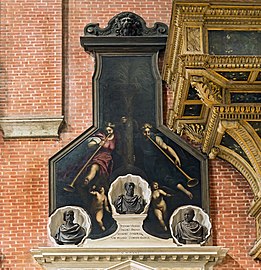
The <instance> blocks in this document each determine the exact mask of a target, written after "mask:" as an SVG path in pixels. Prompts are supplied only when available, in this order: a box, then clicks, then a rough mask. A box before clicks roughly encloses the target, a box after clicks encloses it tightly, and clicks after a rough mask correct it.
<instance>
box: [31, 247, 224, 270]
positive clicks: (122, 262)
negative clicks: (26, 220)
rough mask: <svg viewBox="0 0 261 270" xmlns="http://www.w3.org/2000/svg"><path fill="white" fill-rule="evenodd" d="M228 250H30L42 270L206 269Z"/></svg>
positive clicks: (76, 248)
mask: <svg viewBox="0 0 261 270" xmlns="http://www.w3.org/2000/svg"><path fill="white" fill-rule="evenodd" d="M227 252H228V249H226V248H223V247H220V246H201V247H200V246H192V245H191V246H185V247H183V246H182V247H178V246H174V247H158V248H155V247H146V248H143V247H131V248H106V247H103V248H85V247H75V246H64V247H63V246H61V247H40V248H38V249H32V250H31V253H32V255H33V257H34V259H35V260H36V261H37V262H38V263H39V265H41V267H42V268H43V269H48V270H54V269H60V270H61V269H64V270H65V269H66V270H69V269H72V270H73V269H78V270H79V269H85V270H87V269H96V270H97V269H108V270H109V269H115V270H116V269H126V270H127V269H144V270H145V269H165V270H167V269H175V270H180V269H182V270H203V269H204V270H207V269H212V268H213V266H215V265H216V264H218V263H220V262H221V261H222V260H223V259H224V257H225V256H226V254H227Z"/></svg>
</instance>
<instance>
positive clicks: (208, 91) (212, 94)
mask: <svg viewBox="0 0 261 270" xmlns="http://www.w3.org/2000/svg"><path fill="white" fill-rule="evenodd" d="M191 86H192V87H193V88H195V89H196V90H197V92H198V96H199V97H200V99H201V100H202V102H203V103H204V104H205V105H206V106H208V107H212V106H213V105H216V104H219V103H221V102H222V96H221V87H220V86H218V85H216V84H215V83H213V82H212V81H209V80H208V79H206V78H205V77H199V76H192V77H191Z"/></svg>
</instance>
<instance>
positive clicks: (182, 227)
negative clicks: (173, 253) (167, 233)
mask: <svg viewBox="0 0 261 270" xmlns="http://www.w3.org/2000/svg"><path fill="white" fill-rule="evenodd" d="M170 229H171V235H172V237H173V239H174V241H175V243H176V244H177V245H204V244H205V243H206V242H207V240H208V238H209V236H210V233H211V223H210V220H209V216H208V215H207V213H205V212H204V211H203V210H202V209H201V208H200V207H197V206H192V205H186V206H182V207H179V208H178V209H176V210H175V211H174V213H173V214H172V216H171V218H170Z"/></svg>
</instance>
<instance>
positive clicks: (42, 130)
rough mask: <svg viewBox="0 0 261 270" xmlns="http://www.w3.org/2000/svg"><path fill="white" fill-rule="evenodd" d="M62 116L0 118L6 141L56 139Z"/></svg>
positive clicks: (0, 125)
mask: <svg viewBox="0 0 261 270" xmlns="http://www.w3.org/2000/svg"><path fill="white" fill-rule="evenodd" d="M62 121H63V116H60V117H58V116H31V117H20V116H17V117H15V116H13V117H0V127H1V129H2V131H3V136H4V138H6V139H12V138H35V137H40V138H41V137H58V136H59V128H60V126H61V123H62Z"/></svg>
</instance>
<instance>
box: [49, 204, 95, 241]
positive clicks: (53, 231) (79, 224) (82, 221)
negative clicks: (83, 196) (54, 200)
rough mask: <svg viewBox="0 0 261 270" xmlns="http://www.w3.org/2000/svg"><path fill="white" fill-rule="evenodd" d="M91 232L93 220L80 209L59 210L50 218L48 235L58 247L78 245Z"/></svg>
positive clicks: (67, 208)
mask: <svg viewBox="0 0 261 270" xmlns="http://www.w3.org/2000/svg"><path fill="white" fill-rule="evenodd" d="M90 230H91V220H90V218H89V216H88V214H87V213H86V212H85V211H84V210H83V209H82V208H80V207H76V206H66V207H61V208H58V209H57V210H56V211H55V212H54V213H53V214H52V215H51V216H50V218H49V224H48V235H49V238H50V239H51V241H52V242H53V243H55V244H56V245H57V244H58V245H78V244H80V243H82V242H83V241H84V239H85V238H86V237H87V236H88V235H89V233H90Z"/></svg>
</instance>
